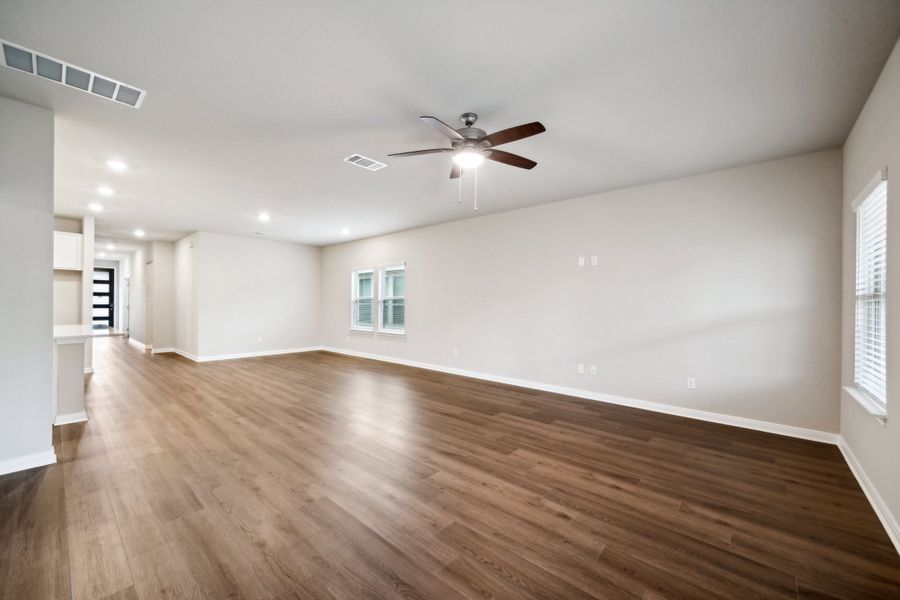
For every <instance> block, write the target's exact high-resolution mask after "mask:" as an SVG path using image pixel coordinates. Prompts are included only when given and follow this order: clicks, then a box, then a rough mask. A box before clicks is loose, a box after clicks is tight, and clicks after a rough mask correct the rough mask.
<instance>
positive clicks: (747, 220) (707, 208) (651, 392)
mask: <svg viewBox="0 0 900 600" xmlns="http://www.w3.org/2000/svg"><path fill="white" fill-rule="evenodd" d="M523 177H527V174H524V175H523ZM481 201H482V202H490V199H489V198H483V199H481ZM840 220H841V153H840V151H839V150H833V151H827V152H820V153H815V154H810V155H804V156H798V157H793V158H788V159H784V160H776V161H771V162H766V163H761V164H756V165H750V166H746V167H741V168H736V169H730V170H725V171H719V172H715V173H709V174H705V175H700V176H696V177H689V178H684V179H678V180H674V181H668V182H663V183H657V184H653V185H645V186H641V187H635V188H629V189H625V190H620V191H615V192H610V193H606V194H598V195H593V196H588V197H584V198H578V199H574V200H568V201H564V202H558V203H553V204H546V205H542V206H537V207H533V208H527V209H523V210H519V211H514V212H507V213H501V214H495V215H489V216H485V217H481V218H475V219H468V220H463V221H457V222H453V223H447V224H442V225H436V226H433V227H426V228H421V229H415V230H410V231H405V232H400V233H396V234H392V235H386V236H382V237H378V238H372V239H367V240H362V241H358V242H353V243H348V244H342V245H337V246H331V247H327V248H325V249H324V254H323V309H324V313H323V325H324V330H323V340H324V343H325V345H326V346H330V347H337V348H341V349H348V350H352V351H357V352H365V353H370V354H378V355H384V356H389V357H394V358H401V359H406V360H413V361H418V362H424V363H430V364H436V365H442V366H446V367H453V368H458V369H465V370H470V371H476V372H481V373H487V374H491V375H499V376H504V377H510V378H517V379H522V380H528V381H532V382H539V383H543V384H552V385H557V386H565V387H571V388H578V389H582V390H587V391H592V392H599V393H605V394H613V395H618V396H624V397H629V398H635V399H639V400H645V401H652V402H658V403H663V404H668V405H675V406H678V407H684V408H690V409H699V410H704V411H711V412H714V413H721V414H725V415H732V416H737V417H745V418H751V419H757V420H762V421H769V422H773V423H779V424H785V425H792V426H796V427H802V428H809V429H815V430H821V431H827V432H836V431H838V418H839V415H838V401H837V389H838V384H839V377H838V371H839V352H838V347H839V336H840V327H839V322H840V273H839V267H838V265H839V264H840V252H841V250H840V248H841V242H840V240H841V238H840V235H841V233H840ZM579 256H586V257H588V265H590V257H591V256H597V257H598V262H599V264H598V265H597V266H595V267H591V266H586V267H581V268H579V267H578V266H577V258H578V257H579ZM398 261H406V263H407V303H408V306H407V335H406V337H404V338H397V337H389V336H373V335H371V334H364V333H363V334H359V333H351V332H350V331H349V315H350V306H349V298H350V273H351V271H352V270H353V269H355V268H359V267H365V266H371V265H382V264H390V263H396V262H398ZM200 316H201V319H202V318H203V312H202V311H201V313H200ZM454 349H458V351H459V355H458V356H454V355H453V350H454ZM577 363H584V364H585V365H590V364H596V365H597V367H598V373H597V375H594V376H592V375H589V374H586V375H578V374H577V371H576V365H577ZM688 376H693V377H696V379H697V389H696V390H694V391H690V390H687V389H686V386H685V379H686V377H688Z"/></svg>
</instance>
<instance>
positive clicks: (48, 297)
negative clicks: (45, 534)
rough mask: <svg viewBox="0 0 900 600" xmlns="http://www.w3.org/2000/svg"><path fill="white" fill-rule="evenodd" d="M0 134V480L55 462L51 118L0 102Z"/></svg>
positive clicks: (36, 110) (41, 111) (40, 111)
mask: <svg viewBox="0 0 900 600" xmlns="http://www.w3.org/2000/svg"><path fill="white" fill-rule="evenodd" d="M0 132H2V133H0V281H2V282H3V285H2V286H0V315H2V317H3V321H2V325H0V327H2V332H0V473H5V472H9V471H13V470H18V469H22V468H28V467H31V466H37V465H38V464H46V463H48V462H52V461H53V460H55V455H54V453H53V448H52V446H51V424H50V422H51V419H52V411H53V397H52V379H53V341H52V335H53V114H52V113H51V112H50V111H48V110H46V109H43V108H38V107H36V106H31V105H29V104H23V103H21V102H16V101H14V100H9V99H7V98H3V97H0ZM11 282H15V284H14V285H12V284H11Z"/></svg>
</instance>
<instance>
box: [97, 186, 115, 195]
mask: <svg viewBox="0 0 900 600" xmlns="http://www.w3.org/2000/svg"><path fill="white" fill-rule="evenodd" d="M97 193H98V194H100V195H102V196H112V195H113V194H115V193H116V192H115V190H113V189H112V188H111V187H106V186H105V185H101V186H100V187H98V188H97Z"/></svg>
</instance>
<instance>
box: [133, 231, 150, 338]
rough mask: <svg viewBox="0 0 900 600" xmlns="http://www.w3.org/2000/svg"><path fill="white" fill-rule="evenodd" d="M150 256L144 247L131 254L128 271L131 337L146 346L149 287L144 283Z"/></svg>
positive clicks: (148, 249) (146, 247) (147, 248)
mask: <svg viewBox="0 0 900 600" xmlns="http://www.w3.org/2000/svg"><path fill="white" fill-rule="evenodd" d="M150 255H151V250H150V247H149V246H147V245H144V246H142V247H140V248H138V249H137V250H135V251H134V252H133V253H132V254H131V257H130V260H129V265H128V270H129V272H130V273H131V285H130V291H129V302H130V308H131V309H130V315H129V319H130V323H129V335H130V336H131V338H132V339H133V340H135V341H137V342H140V343H141V344H146V343H147V341H148V340H149V339H150V338H149V337H148V336H147V309H146V305H147V302H146V294H147V286H146V282H145V281H144V279H145V278H144V274H145V264H146V262H147V260H148V258H149V256H150Z"/></svg>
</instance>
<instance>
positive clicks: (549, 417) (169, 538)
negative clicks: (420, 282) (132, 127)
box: [0, 338, 900, 600]
mask: <svg viewBox="0 0 900 600" xmlns="http://www.w3.org/2000/svg"><path fill="white" fill-rule="evenodd" d="M94 346H95V354H96V359H95V361H96V374H94V375H93V376H92V378H91V380H90V383H89V388H88V412H89V414H90V421H89V422H88V423H85V424H77V425H67V426H64V427H62V428H55V431H56V434H55V446H56V451H57V453H58V455H59V458H60V462H59V463H58V464H56V465H54V466H50V467H45V468H40V469H33V470H30V471H26V472H22V473H15V474H11V475H7V476H4V477H2V478H0V544H2V545H0V597H2V598H3V599H15V600H22V599H26V598H40V599H47V598H76V599H82V598H116V599H124V598H148V599H149V598H152V599H155V598H170V597H192V598H276V597H277V598H295V597H296V598H319V599H326V600H327V599H330V598H348V599H360V598H400V597H402V598H429V599H431V598H433V599H440V600H451V599H456V598H515V599H521V598H550V599H579V598H643V599H662V598H671V599H675V598H685V599H687V598H691V599H693V598H698V599H700V598H702V599H705V600H709V599H715V598H727V599H730V600H733V599H743V598H786V599H788V598H789V599H798V598H800V599H804V600H808V599H813V598H816V599H825V598H844V599H852V600H855V599H861V598H879V599H886V598H900V558H898V555H897V553H896V551H895V550H894V548H893V547H892V546H891V544H890V541H889V540H888V538H887V536H886V534H885V532H884V531H883V529H882V528H881V525H880V524H879V522H878V520H877V518H876V516H875V514H874V513H873V511H872V509H871V508H870V506H869V504H868V503H867V501H866V499H865V497H864V496H863V493H862V492H861V491H860V488H859V486H858V485H857V483H856V482H855V480H854V479H853V476H852V474H851V473H850V471H849V470H848V468H847V466H846V464H845V463H844V461H843V459H842V457H841V455H840V453H839V452H838V450H837V449H836V448H835V447H833V446H828V445H824V444H817V443H812V442H805V441H799V440H794V439H788V438H783V437H779V436H775V435H769V434H764V433H758V432H753V431H747V430H742V429H736V428H731V427H726V426H721V425H715V424H711V423H703V422H699V421H692V420H688V419H682V418H678V417H671V416H666V415H660V414H655V413H650V412H644V411H639V410H633V409H628V408H623V407H617V406H612V405H605V404H602V403H599V402H590V401H583V400H578V399H572V398H568V397H564V396H557V395H553V394H547V393H542V392H534V391H529V390H525V389H521V388H514V387H508V386H503V385H499V384H492V383H487V382H482V381H476V380H471V379H465V378H460V377H454V376H451V375H444V374H440V373H434V372H429V371H422V370H417V369H412V368H407V367H401V366H395V365H388V364H384V363H378V362H371V361H366V360H361V359H354V358H348V357H343V356H338V355H334V354H327V353H308V354H295V355H285V356H278V357H268V358H253V359H244V360H232V361H224V362H217V363H206V364H195V363H192V362H190V361H188V360H186V359H183V358H181V357H179V356H176V355H156V356H150V355H147V354H145V353H144V352H142V351H140V350H137V349H136V348H135V347H134V346H130V345H129V344H128V343H127V341H126V340H125V339H123V338H110V339H98V340H94Z"/></svg>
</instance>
